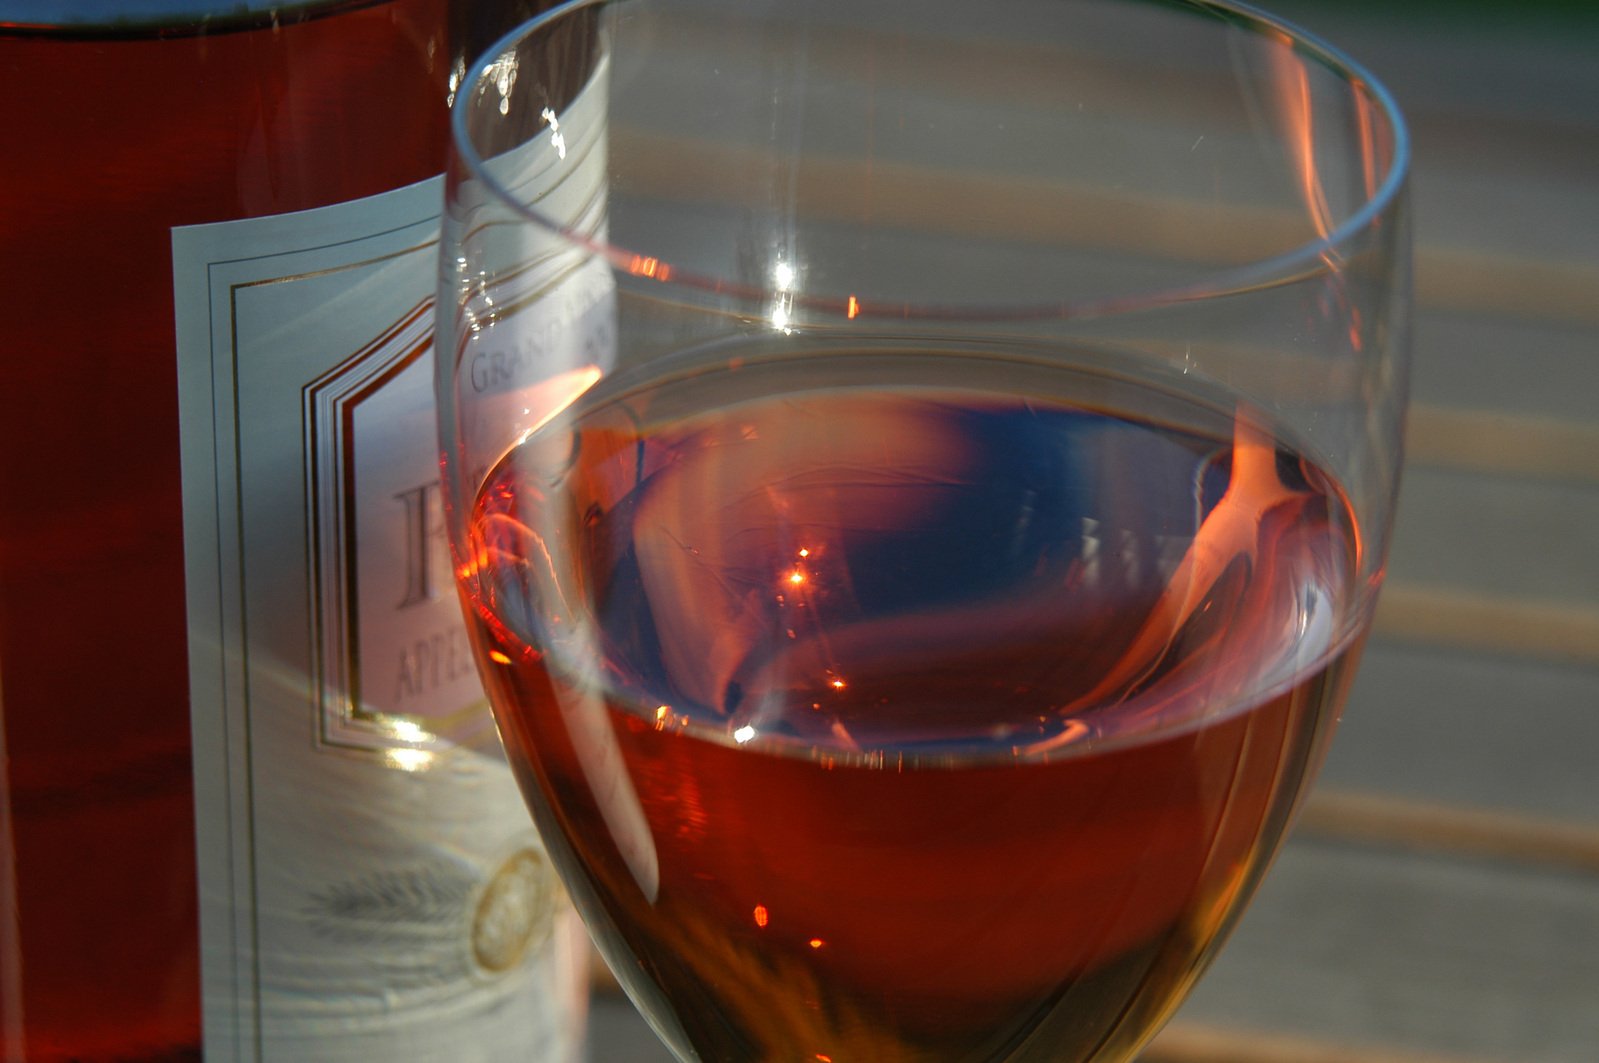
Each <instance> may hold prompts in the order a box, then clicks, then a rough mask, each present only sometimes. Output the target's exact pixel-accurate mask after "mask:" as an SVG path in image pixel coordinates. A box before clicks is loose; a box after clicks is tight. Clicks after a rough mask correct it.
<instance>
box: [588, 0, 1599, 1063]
mask: <svg viewBox="0 0 1599 1063" xmlns="http://www.w3.org/2000/svg"><path fill="white" fill-rule="evenodd" d="M1268 6H1272V7H1273V8H1274V9H1276V10H1279V11H1282V12H1283V13H1284V14H1286V15H1288V16H1289V17H1290V18H1294V19H1297V20H1298V21H1299V22H1300V23H1301V24H1302V25H1306V26H1310V27H1313V28H1315V29H1317V30H1318V31H1320V32H1321V33H1322V34H1323V35H1325V36H1327V37H1329V38H1330V39H1332V40H1333V41H1335V42H1336V43H1338V44H1340V45H1342V46H1343V47H1345V48H1346V49H1347V50H1348V51H1350V52H1351V53H1353V54H1355V55H1358V56H1360V57H1361V59H1362V60H1363V61H1364V62H1366V63H1367V64H1368V65H1369V66H1370V67H1371V68H1372V69H1373V70H1374V72H1375V73H1377V74H1378V76H1379V77H1381V78H1383V79H1384V80H1385V81H1387V82H1388V83H1389V85H1390V86H1391V87H1392V88H1393V89H1394V91H1395V92H1396V94H1397V95H1398V96H1399V98H1400V101H1401V104H1402V106H1403V107H1404V108H1405V110H1406V111H1407V114H1408V115H1409V117H1410V120H1411V122H1412V125H1413V130H1414V134H1415V145H1416V168H1415V186H1414V190H1415V196H1416V203H1417V219H1418V229H1417V233H1418V249H1417V297H1418V305H1417V312H1416V318H1415V324H1416V358H1417V361H1416V370H1415V379H1414V397H1415V409H1414V413H1413V416H1412V422H1411V432H1410V439H1409V451H1408V452H1409V463H1408V467H1407V474H1406V475H1407V480H1406V486H1405V493H1404V502H1403V506H1402V511H1401V515H1400V520H1399V525H1398V529H1397V533H1396V539H1395V544H1394V552H1393V559H1392V567H1391V579H1390V584H1389V587H1388V589H1387V591H1386V592H1385V596H1384V600H1383V604H1382V607H1381V610H1380V615H1379V618H1378V626H1377V633H1376V636H1375V638H1374V639H1373V642H1372V645H1371V646H1370V648H1369V650H1368V653H1367V657H1366V661H1365V664H1364V665H1363V669H1362V672H1361V676H1360V678H1359V680H1358V681H1357V683H1356V687H1355V690H1354V693H1353V695H1352V697H1351V701H1350V704H1349V707H1348V710H1347V713H1346V716H1345V721H1344V725H1343V727H1342V730H1341V732H1340V735H1339V739H1338V742H1337V744H1336V746H1335V748H1334V751H1333V754H1332V756H1331V758H1330V760H1329V763H1328V765H1327V769H1326V771H1325V773H1324V775H1323V780H1322V784H1321V786H1320V787H1319V789H1318V791H1317V793H1316V794H1315V796H1314V797H1313V798H1312V800H1311V802H1310V804H1309V805H1308V807H1307V809H1306V811H1305V814H1304V816H1303V818H1302V820H1301V823H1300V825H1299V828H1298V830H1297V832H1296V834H1295V836H1294V838H1293V840H1292V841H1291V842H1290V843H1289V845H1288V846H1287V848H1286V850H1285V851H1284V853H1283V855H1282V857H1281V859H1280V860H1279V861H1278V865H1277V867H1276V868H1275V870H1274V872H1273V874H1272V876H1271V877H1270V879H1268V881H1267V884H1266V885H1265V887H1264V888H1263V890H1262V893H1261V895H1260V897H1259V898H1258V900H1257V901H1256V903H1255V904H1254V906H1253V907H1252V909H1251V910H1250V912H1249V914H1248V915H1247V916H1246V918H1245V919H1244V921H1243V924H1242V926H1241V927H1240V928H1239V930H1238V932H1237V933H1236V935H1235V937H1234V940H1233V941H1232V943H1231V944H1230V945H1229V947H1228V948H1227V950H1226V951H1225V952H1224V953H1223V955H1222V957H1221V958H1220V959H1219V960H1218V962H1217V964H1216V966H1215V968H1214V969H1213V970H1212V971H1211V973H1210V974H1209V975H1208V976H1207V977H1206V978H1205V980H1204V981H1203V982H1202V983H1201V985H1200V987H1199V988H1198V990H1197V991H1196V992H1195V994H1194V996H1193V998H1192V999H1191V1000H1190V1002H1189V1003H1188V1004H1187V1005H1186V1006H1185V1007H1184V1009H1183V1010H1182V1012H1181V1013H1180V1014H1179V1016H1178V1017H1177V1019H1176V1020H1175V1021H1174V1022H1173V1024H1172V1025H1171V1026H1170V1027H1169V1028H1168V1029H1167V1030H1166V1031H1165V1032H1164V1033H1163V1034H1162V1035H1161V1036H1160V1038H1159V1039H1158V1040H1157V1042H1156V1043H1155V1045H1154V1046H1153V1047H1152V1048H1151V1049H1150V1050H1149V1051H1148V1052H1147V1053H1146V1055H1145V1057H1144V1058H1145V1060H1146V1061H1147V1063H1594V1061H1595V1060H1599V19H1596V18H1594V17H1593V16H1591V15H1589V14H1587V13H1585V12H1586V9H1585V8H1584V7H1583V5H1580V4H1547V5H1545V6H1543V7H1542V8H1538V5H1532V6H1531V7H1529V8H1527V9H1526V10H1528V11H1533V12H1534V13H1539V12H1541V14H1542V15H1543V16H1545V17H1540V18H1527V19H1524V20H1521V21H1518V20H1517V19H1515V18H1512V17H1510V16H1509V15H1507V14H1506V12H1505V11H1504V10H1503V9H1504V8H1505V7H1506V5H1481V4H1478V5H1467V6H1465V7H1464V8H1457V9H1453V10H1452V9H1451V8H1450V7H1449V6H1448V5H1436V4H1434V5H1414V6H1410V7H1407V6H1406V5H1397V4H1396V5H1392V8H1393V9H1397V10H1391V9H1390V8H1389V7H1385V6H1384V5H1379V4H1358V5H1356V4H1342V5H1341V4H1337V3H1333V2H1331V0H1280V2H1276V3H1271V4H1269V5H1268ZM1508 6H1509V7H1511V8H1514V7H1515V5H1508ZM1595 6H1596V8H1599V5H1595ZM1535 9H1536V10H1535ZM591 1029H592V1044H591V1056H592V1059H593V1060H594V1063H654V1061H659V1063H664V1061H666V1060H667V1058H668V1057H667V1056H666V1054H665V1053H664V1051H663V1050H661V1049H660V1048H659V1047H658V1046H656V1045H655V1044H654V1043H653V1041H652V1039H651V1038H650V1036H649V1033H648V1031H647V1029H646V1028H645V1027H644V1026H643V1024H642V1022H641V1021H640V1020H639V1019H638V1017H637V1016H636V1015H635V1014H634V1013H633V1012H632V1011H631V1008H630V1007H629V1006H628V1005H627V1003H626V1001H625V1000H623V999H621V998H620V997H619V996H617V995H616V994H615V993H614V992H612V991H602V992H600V993H599V994H597V996H596V1000H595V1004H594V1011H593V1021H592V1025H591Z"/></svg>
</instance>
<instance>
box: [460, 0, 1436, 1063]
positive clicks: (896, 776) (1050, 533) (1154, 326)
mask: <svg viewBox="0 0 1599 1063" xmlns="http://www.w3.org/2000/svg"><path fill="white" fill-rule="evenodd" d="M455 80H456V94H457V99H456V102H455V109H454V146H453V156H452V160H451V163H450V168H449V171H448V173H447V176H446V192H445V196H446V202H445V222H444V235H443V240H442V259H441V263H442V268H441V281H440V285H441V286H440V295H439V304H438V331H437V337H438V339H437V342H438V360H437V365H438V394H439V401H440V411H441V412H440V425H441V432H442V450H443V459H444V468H445V488H444V493H445V501H446V507H445V508H446V520H447V524H448V532H449V536H450V540H451V543H452V547H453V551H454V553H453V557H454V563H455V566H456V572H455V576H456V579H457V584H458V586H459V589H460V592H461V597H462V601H463V603H464V607H465V610H466V613H467V616H468V618H469V626H470V628H471V630H472V632H473V638H474V641H475V652H476V655H477V662H478V665H479V668H480V671H481V672H482V675H483V677H484V679H485V682H486V685H487V688H488V691H489V694H490V698H491V700H492V701H493V703H494V708H495V712H496V716H497V719H498V722H499V727H500V732H501V736H502V738H503V739H504V742H505V744H506V747H507V749H508V751H509V753H510V757H511V760H512V762H513V764H514V765H515V767H516V771H517V773H518V777H519V780H520V783H521V786H522V788H523V791H524V793H525V796H526V798H527V801H528V804H529V805H530V807H531V808H532V810H533V814H534V816H535V818H536V820H537V822H538V824H539V827H540V829H541V831H542V832H543V834H544V836H545V839H546V842H547V844H548V846H549V848H550V851H551V852H552V853H553V854H554V855H555V858H556V860H557V862H558V864H559V865H560V867H561V869H562V872H563V876H564V880H565V883H566V886H567V889H568V890H569V891H570V893H571V894H572V896H573V898H574V899H575V901H576V903H577V905H578V907H579V909H580V910H581V911H582V913H583V914H584V916H585V918H586V919H587V921H588V924H589V926H590V928H591V930H592V933H593V935H594V938H595V941H596V942H597V943H598V945H599V948H600V949H601V951H602V952H603V953H604V955H605V957H606V958H607V960H608V961H609V962H610V964H611V966H612V968H613V969H614V970H615V972H616V974H617V976H618V978H619V979H620V981H621V983H622V985H623V987H624V988H625V989H626V990H627V992H628V993H629V995H630V996H631V997H632V998H633V1000H634V1001H635V1002H636V1003H637V1004H638V1006H639V1007H640V1009H641V1011H642V1012H643V1014H644V1015H645V1017H646V1018H647V1019H648V1020H649V1022H650V1023H651V1025H652V1026H653V1027H654V1029H655V1030H656V1032H657V1033H658V1034H659V1035H660V1036H661V1038H662V1039H663V1040H664V1041H665V1042H666V1044H667V1045H669V1046H670V1048H671V1049H672V1051H673V1052H675V1053H676V1054H677V1055H678V1056H679V1057H680V1058H682V1059H684V1060H704V1061H712V1060H715V1061H724V1060H725V1061H745V1060H800V1061H821V1063H826V1061H834V1063H844V1061H857V1060H870V1061H911V1060H915V1061H955V1060H960V1061H998V1060H1040V1061H1043V1060H1048V1061H1051V1063H1060V1061H1067V1063H1086V1061H1095V1063H1110V1061H1124V1060H1128V1059H1130V1058H1131V1057H1132V1056H1133V1054H1134V1053H1135V1052H1137V1051H1138V1049H1139V1048H1140V1046H1142V1045H1143V1044H1144V1043H1145V1042H1146V1041H1147V1040H1148V1039H1149V1038H1150V1037H1151V1036H1152V1035H1153V1034H1154V1033H1155V1031H1156V1030H1158V1029H1159V1027H1160V1025H1161V1024H1162V1023H1163V1022H1164V1021H1165V1020H1166V1018H1167V1017H1168V1016H1169V1015H1170V1014H1171V1013H1172V1011H1173V1010H1174V1009H1175V1008H1176V1007H1177V1005H1178V1004H1179V1003H1180V1002H1181V1000H1182V998H1183V996H1184V995H1185V993H1186V992H1187V990H1188V989H1189V987H1190V986H1192V984H1193V983H1194V981H1195V979H1196V978H1198V977H1199V975H1200V973H1201V972H1202V971H1203V969H1204V968H1205V966H1206V964H1207V963H1208V962H1209V961H1210V959H1211V958H1212V957H1213V955H1214V954H1215V952H1216V950H1217V949H1218V948H1219V947H1220V944H1221V942H1222V941H1223V940H1224V939H1225V937H1226V936H1227V933H1228V931H1229V930H1230V929H1231V927H1232V926H1233V925H1234V923H1235V922H1236V920H1237V919H1238V917H1239V915H1240V912H1241V911H1242V910H1243V908H1244V907H1245V905H1246V904H1247V902H1248V900H1249V898H1250V897H1251V895H1252V894H1253V893H1254V891H1255V888H1256V887H1257V885H1258V884H1259V882H1260V880H1261V878H1262V876H1263V875H1264V874H1265V871H1266V868H1267V866H1268V865H1269V864H1270V862H1271V859H1272V856H1273V854H1274V853H1275V851H1276V850H1277V848H1278V846H1279V844H1280V842H1281V841H1282V838H1283V835H1284V832H1285V831H1286V830H1287V829H1288V827H1289V826H1290V824H1291V822H1292V819H1293V816H1294V812H1295V810H1296V808H1297V807H1298V805H1299V803H1300V801H1301V799H1302V797H1303V795H1304V793H1305V790H1306V788H1307V787H1308V786H1309V785H1310V782H1311V780H1312V778H1313V776H1314V775H1315V772H1316V769H1317V767H1318V765H1319V763H1320V761H1321V759H1322V756H1323V754H1324V752H1325V749H1326V746H1327V743H1328V741H1329V739H1330V737H1331V734H1332V731H1333V728H1334V723H1335V721H1336V719H1337V716H1338V714H1339V712H1340V710H1341V706H1342V702H1343V699H1344V695H1345V692H1346V691H1347V689H1348V686H1349V683H1350V679H1351V676H1352V674H1353V671H1354V668H1355V665H1356V661H1357V658H1358V657H1359V655H1360V649H1361V645H1362V643H1363V640H1364V638H1365V635H1366V632H1367V630H1368V627H1369V624H1370V619H1371V615H1372V610H1373V606H1374V602H1375V598H1376V595H1377V592H1378V588H1379V586H1380V584H1381V581H1382V573H1383V566H1384V558H1385V556H1386V552H1387V548H1388V540H1389V532H1390V525H1391V521H1392V515H1393V510H1394V501H1395V495H1396V491H1397V487H1398V475H1399V465H1400V454H1401V437H1402V431H1403V414H1404V408H1405V398H1406V379H1407V343H1406V334H1407V326H1406V322H1407V310H1408V304H1409V254H1410V251H1409V235H1408V225H1407V216H1406V208H1405V194H1404V186H1405V181H1406V170H1407V164H1408V155H1409V148H1408V140H1407V135H1406V132H1405V130H1404V126H1403V124H1402V120H1401V118H1400V116H1399V115H1398V113H1397V112H1396V110H1395V107H1394V104H1393V101H1392V100H1391V98H1390V97H1389V95H1388V94H1387V92H1386V91H1385V90H1384V89H1383V88H1382V87H1381V86H1380V85H1379V84H1378V83H1377V82H1376V81H1374V80H1373V79H1372V78H1371V77H1370V76H1369V75H1367V74H1366V73H1365V72H1364V71H1363V70H1362V69H1361V68H1360V67H1359V66H1357V65H1356V64H1355V63H1354V62H1352V61H1351V60H1350V59H1348V58H1346V57H1345V56H1344V55H1342V54H1341V53H1340V52H1338V51H1337V50H1335V49H1334V48H1333V47H1331V46H1329V45H1327V44H1324V43H1322V42H1320V41H1319V40H1317V39H1315V38H1313V37H1311V36H1308V35H1306V34H1305V33H1303V32H1301V31H1299V30H1297V29H1295V28H1293V27H1291V26H1289V25H1287V24H1285V23H1283V22H1281V21H1278V20H1277V19H1275V18H1273V17H1271V16H1269V15H1266V14H1264V13H1261V12H1258V11H1255V10H1253V9H1249V8H1245V7H1243V6H1241V5H1235V4H1232V3H1230V2H1219V0H1190V2H1183V3H1177V2H1165V0H1085V2H1076V0H1072V2H1060V3H1048V4H1041V3H1036V2H1029V0H995V2H991V3H984V4H971V3H953V2H951V3H928V2H927V0H874V2H872V3H866V4H862V3H856V2H846V0H804V2H795V0H788V2H784V3H754V4H752V3H749V2H747V0H673V2H668V0H610V2H606V0H592V2H580V3H574V4H569V5H567V6H565V7H563V8H561V9H559V10H557V11H555V12H552V13H550V14H548V15H546V16H544V17H541V18H540V19H538V20H536V21H534V22H532V23H529V24H528V25H526V26H524V27H523V28H521V29H519V30H518V31H517V32H515V33H514V34H512V35H511V36H508V37H506V38H505V39H504V40H502V41H501V42H500V43H499V44H498V45H496V46H495V48H493V49H492V50H491V51H490V52H489V53H488V54H487V55H486V56H484V57H483V58H482V59H481V60H479V61H478V62H477V63H476V65H474V66H472V67H470V68H468V69H465V70H463V71H461V72H459V75H458V77H457V78H456V79H455Z"/></svg>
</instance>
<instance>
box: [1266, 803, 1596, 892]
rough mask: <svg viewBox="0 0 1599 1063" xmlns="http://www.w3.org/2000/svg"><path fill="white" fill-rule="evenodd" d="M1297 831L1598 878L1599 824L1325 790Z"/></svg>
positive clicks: (1306, 811) (1308, 808)
mask: <svg viewBox="0 0 1599 1063" xmlns="http://www.w3.org/2000/svg"><path fill="white" fill-rule="evenodd" d="M1297 829H1298V830H1299V832H1300V833H1301V834H1304V835H1306V836H1312V837H1317V838H1333V839H1339V840H1344V841H1354V842H1361V843H1376V844H1382V845H1394V846H1399V847H1401V848H1405V849H1413V850H1417V851H1423V852H1438V853H1449V854H1453V855H1459V856H1471V857H1484V858H1488V859H1492V860H1509V861H1515V862H1517V863H1523V864H1533V865H1538V866H1543V867H1555V868H1560V869H1562V870H1566V871H1578V872H1582V873H1585V874H1595V875H1599V824H1593V825H1586V824H1581V823H1561V822H1556V821H1552V820H1547V819H1539V818H1536V817H1532V816H1523V815H1516V814H1514V813H1508V812H1498V811H1492V810H1489V809H1481V808H1462V807H1460V806H1457V805H1445V804H1437V803H1433V802H1426V801H1411V800H1406V799H1402V798H1395V797H1388V796H1384V795H1379V794H1365V793H1349V792H1343V791H1338V790H1327V789H1319V790H1316V791H1314V792H1313V793H1312V794H1311V797H1310V800H1309V801H1307V802H1306V803H1305V808H1304V810H1303V811H1302V812H1301V813H1300V817H1299V825H1298V828H1297Z"/></svg>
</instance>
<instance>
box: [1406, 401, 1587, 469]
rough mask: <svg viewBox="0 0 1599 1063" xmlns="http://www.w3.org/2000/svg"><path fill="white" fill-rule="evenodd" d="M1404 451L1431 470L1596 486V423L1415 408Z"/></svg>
mask: <svg viewBox="0 0 1599 1063" xmlns="http://www.w3.org/2000/svg"><path fill="white" fill-rule="evenodd" d="M1405 448H1406V455H1405V458H1406V461H1407V462H1410V463H1412V464H1419V465H1427V466H1431V467H1434V468H1443V469H1461V470H1465V471H1468V472H1482V473H1490V474H1494V475H1501V476H1530V477H1538V478H1542V479H1557V480H1578V481H1582V482H1585V483H1599V424H1583V423H1579V422H1576V421H1562V420H1557V419H1555V418H1551V417H1528V416H1525V415H1520V414H1512V413H1500V412H1498V411H1495V410H1462V409H1449V408H1446V407H1442V406H1429V405H1427V404H1425V403H1416V404H1413V405H1412V406H1411V408H1410V426H1409V431H1408V432H1407V433H1406V441H1405Z"/></svg>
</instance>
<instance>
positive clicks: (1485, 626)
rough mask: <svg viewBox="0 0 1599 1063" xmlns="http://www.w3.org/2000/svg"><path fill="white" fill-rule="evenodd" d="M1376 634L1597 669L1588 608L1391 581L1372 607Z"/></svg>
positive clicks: (1597, 630) (1597, 624)
mask: <svg viewBox="0 0 1599 1063" xmlns="http://www.w3.org/2000/svg"><path fill="white" fill-rule="evenodd" d="M1375 632H1376V634H1377V635H1379V636H1380V637H1382V638H1384V639H1390V640H1393V641H1398V642H1418V643H1423V644H1426V645H1434V646H1449V647H1454V648H1459V649H1472V650H1487V651H1489V652H1492V653H1509V654H1515V655H1518V656H1524V657H1531V658H1534V659H1536V660H1542V661H1553V662H1557V663H1562V664H1577V665H1589V666H1599V609H1595V608H1594V607H1592V606H1581V605H1565V604H1559V603H1554V602H1536V601H1520V600H1516V599H1511V598H1500V597H1495V596H1492V595H1486V594H1480V593H1476V592H1473V591H1466V590H1458V589H1454V588H1443V587H1423V586H1416V585H1413V584H1404V583H1390V584H1389V585H1388V586H1387V587H1385V588H1384V589H1383V592H1382V599H1381V602H1380V604H1379V605H1378V607H1377V620H1376V626H1375Z"/></svg>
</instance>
